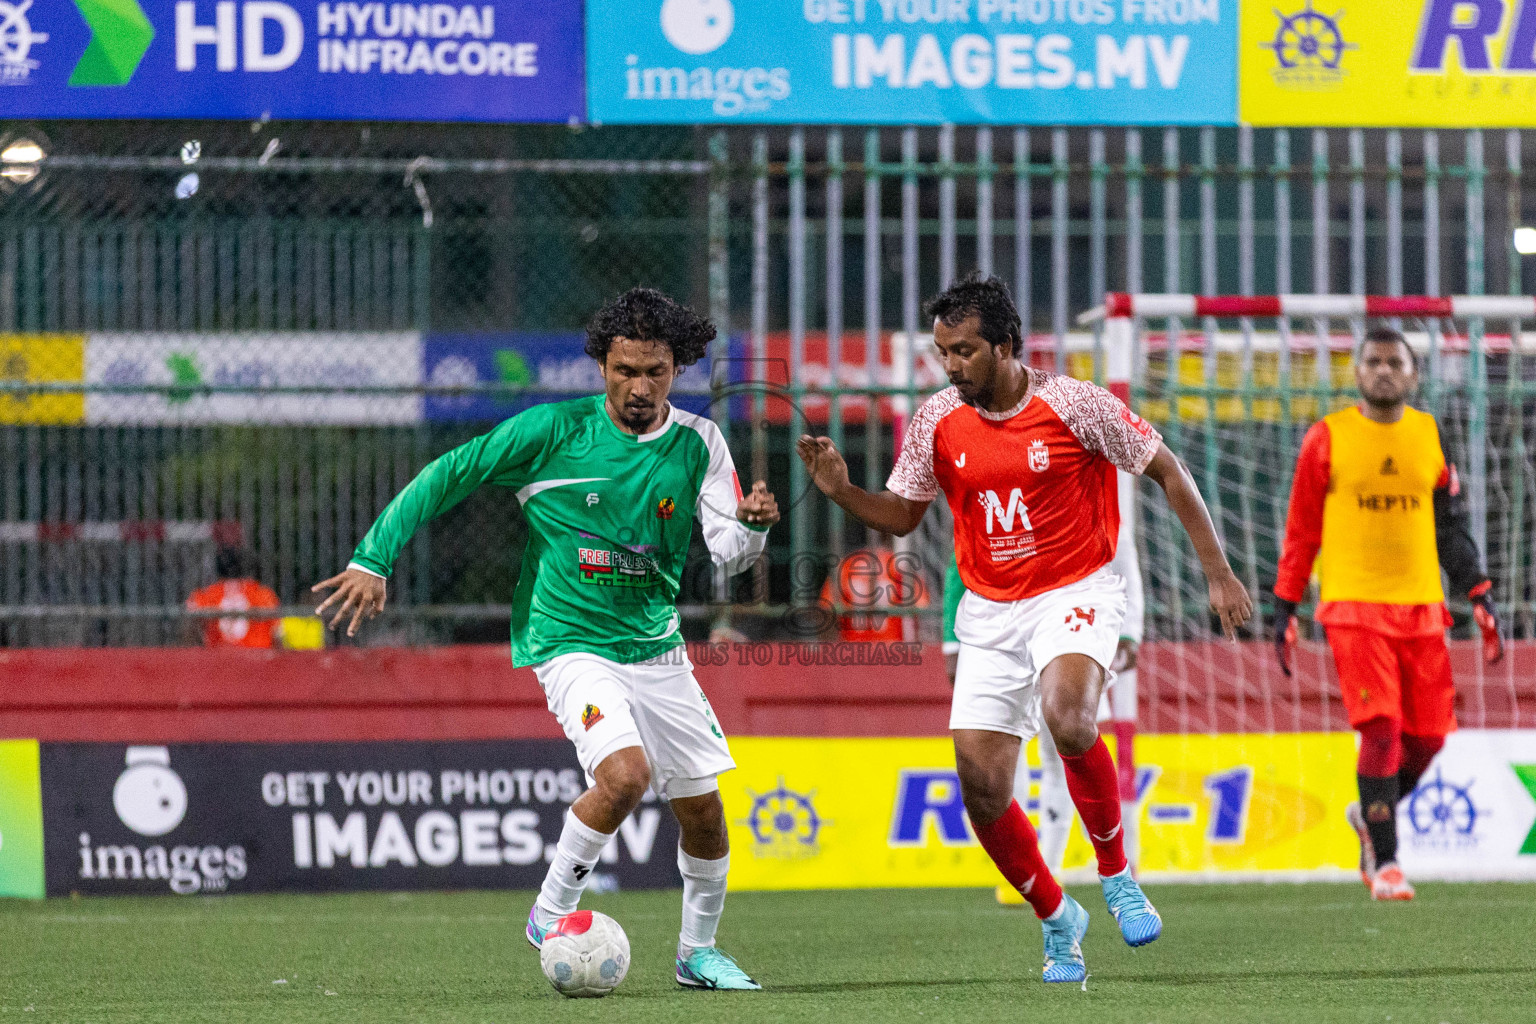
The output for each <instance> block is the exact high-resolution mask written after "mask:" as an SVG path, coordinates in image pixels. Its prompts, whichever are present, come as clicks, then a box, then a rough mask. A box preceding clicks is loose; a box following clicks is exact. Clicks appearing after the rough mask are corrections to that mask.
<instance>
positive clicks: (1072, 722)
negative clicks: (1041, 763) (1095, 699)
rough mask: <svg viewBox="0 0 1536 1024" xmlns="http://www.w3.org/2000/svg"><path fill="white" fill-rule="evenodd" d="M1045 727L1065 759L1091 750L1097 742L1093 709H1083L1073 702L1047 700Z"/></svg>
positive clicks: (1097, 726) (1097, 733) (1097, 736)
mask: <svg viewBox="0 0 1536 1024" xmlns="http://www.w3.org/2000/svg"><path fill="white" fill-rule="evenodd" d="M1043 710H1044V712H1045V726H1046V728H1047V729H1049V730H1050V731H1051V739H1053V740H1055V741H1056V749H1057V751H1059V752H1060V753H1061V754H1063V755H1064V756H1066V757H1077V756H1079V755H1081V754H1086V753H1087V752H1088V751H1089V750H1092V749H1093V745H1094V744H1095V743H1097V742H1098V741H1099V725H1098V722H1096V721H1095V720H1094V711H1095V710H1096V709H1095V708H1089V707H1083V706H1082V705H1081V704H1080V703H1078V702H1075V701H1067V700H1061V699H1059V698H1058V699H1055V700H1047V701H1046V702H1045V707H1044V709H1043Z"/></svg>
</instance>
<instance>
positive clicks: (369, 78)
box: [0, 0, 586, 122]
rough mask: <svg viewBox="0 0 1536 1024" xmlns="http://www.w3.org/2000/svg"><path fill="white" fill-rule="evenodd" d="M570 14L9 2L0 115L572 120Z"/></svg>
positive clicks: (233, 1) (495, 1) (367, 2)
mask: <svg viewBox="0 0 1536 1024" xmlns="http://www.w3.org/2000/svg"><path fill="white" fill-rule="evenodd" d="M585 113H586V103H585V101H584V99H583V96H582V63H581V2H580V0H476V2H454V3H396V2H389V0H342V2H334V3H331V2H317V0H291V2H289V0H14V2H10V3H3V4H0V116H4V117H189V118H241V119H243V118H268V117H271V118H313V119H321V120H346V119H366V120H378V121H389V120H408V121H521V122H535V121H557V122H565V121H568V120H572V119H577V120H579V119H580V118H582V117H583V116H584V114H585Z"/></svg>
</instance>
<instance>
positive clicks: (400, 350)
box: [85, 332, 422, 425]
mask: <svg viewBox="0 0 1536 1024" xmlns="http://www.w3.org/2000/svg"><path fill="white" fill-rule="evenodd" d="M85 379H86V381H87V383H90V384H107V385H116V386H121V387H141V386H143V385H146V384H152V385H157V386H163V387H166V388H167V390H164V391H155V392H142V393H131V392H122V393H114V392H111V391H103V392H92V393H91V394H90V395H88V396H87V398H86V402H85V421H86V422H87V423H112V424H125V425H152V424H169V423H189V424H190V423H261V424H294V423H325V424H352V423H356V424H398V423H416V422H419V421H420V420H421V414H422V399H421V396H420V395H419V394H418V395H413V394H399V395H361V394H349V393H347V392H346V391H345V390H336V391H331V390H328V389H332V388H336V389H345V388H347V387H380V386H397V387H414V386H416V385H417V384H419V383H420V381H421V336H420V335H419V334H415V333H412V332H402V333H398V334H324V333H313V334H271V335H263V334H227V335H220V334H92V335H91V336H90V337H89V338H88V339H87V342H86V348H85ZM205 386H212V387H234V386H247V387H273V388H285V387H290V388H300V389H303V388H314V389H320V390H318V391H309V392H306V391H303V390H296V391H289V392H287V393H282V392H279V393H277V394H270V395H261V394H251V393H238V392H226V393H210V392H205V391H202V390H200V389H201V388H203V387H205Z"/></svg>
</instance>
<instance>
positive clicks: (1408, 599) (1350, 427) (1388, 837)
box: [1275, 328, 1503, 900]
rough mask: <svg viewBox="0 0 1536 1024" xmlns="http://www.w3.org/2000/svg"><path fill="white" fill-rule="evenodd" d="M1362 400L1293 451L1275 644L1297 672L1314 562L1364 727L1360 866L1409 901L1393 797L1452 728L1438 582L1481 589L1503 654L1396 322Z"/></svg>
mask: <svg viewBox="0 0 1536 1024" xmlns="http://www.w3.org/2000/svg"><path fill="white" fill-rule="evenodd" d="M1355 384H1356V386H1357V387H1358V389H1359V391H1360V398H1361V401H1360V404H1359V405H1358V406H1355V407H1353V408H1349V409H1344V410H1341V411H1339V412H1336V413H1333V414H1332V415H1329V416H1326V417H1324V418H1323V420H1322V421H1321V422H1319V423H1316V424H1314V425H1313V427H1312V429H1311V430H1309V431H1307V435H1306V438H1305V439H1304V440H1303V441H1302V444H1301V453H1300V455H1299V456H1298V458H1297V460H1296V478H1295V481H1294V482H1293V483H1292V485H1291V507H1290V514H1289V517H1288V518H1287V521H1286V527H1285V544H1284V547H1283V549H1282V550H1281V554H1280V571H1279V576H1278V578H1277V580H1276V582H1275V607H1276V618H1275V645H1276V649H1277V652H1278V654H1279V658H1280V667H1281V669H1282V670H1283V671H1284V672H1285V674H1286V675H1290V674H1291V668H1290V665H1291V658H1292V652H1293V649H1294V645H1295V642H1296V606H1297V605H1298V604H1300V602H1301V600H1302V597H1303V594H1304V592H1305V590H1306V587H1307V580H1308V578H1309V577H1310V576H1311V574H1312V570H1313V563H1314V562H1315V563H1316V568H1317V576H1318V579H1319V582H1320V583H1321V586H1322V593H1321V600H1320V601H1319V603H1318V606H1317V621H1318V622H1320V623H1322V624H1323V626H1324V627H1326V629H1327V632H1328V645H1329V646H1330V647H1331V648H1332V649H1333V657H1334V661H1335V662H1336V663H1337V666H1338V671H1339V686H1340V689H1341V690H1342V695H1343V698H1344V707H1345V708H1346V709H1347V710H1348V712H1349V721H1350V724H1351V725H1352V726H1354V728H1355V729H1356V731H1358V732H1359V733H1360V760H1359V766H1358V780H1359V788H1360V802H1359V803H1358V804H1351V805H1350V806H1349V809H1348V812H1347V813H1348V817H1349V822H1350V824H1351V825H1352V826H1353V827H1354V829H1355V831H1356V833H1357V834H1358V835H1359V837H1360V874H1361V877H1362V878H1363V879H1364V881H1365V884H1366V885H1367V886H1368V887H1369V888H1370V890H1371V896H1372V897H1373V898H1374V899H1378V900H1408V899H1412V898H1413V886H1412V885H1410V884H1409V883H1408V881H1407V879H1406V878H1404V877H1403V872H1402V869H1401V868H1400V867H1399V865H1398V863H1397V803H1398V800H1399V799H1401V798H1402V797H1404V796H1407V795H1408V794H1410V793H1412V792H1413V790H1414V788H1415V787H1416V786H1417V785H1418V781H1419V777H1420V776H1421V775H1423V774H1424V771H1425V769H1427V768H1428V767H1429V763H1430V761H1431V760H1433V758H1434V756H1435V754H1436V753H1437V752H1439V750H1440V748H1441V746H1442V745H1444V743H1445V736H1446V734H1447V733H1449V732H1450V731H1451V730H1452V729H1454V728H1456V715H1455V707H1454V705H1455V697H1456V694H1455V689H1454V684H1453V681H1452V678H1451V660H1450V653H1449V651H1447V649H1446V645H1445V630H1446V627H1448V626H1449V625H1450V624H1451V617H1450V613H1449V612H1448V611H1447V610H1446V607H1445V593H1444V590H1443V589H1442V587H1441V584H1440V570H1441V568H1442V567H1443V568H1444V569H1445V573H1446V576H1447V577H1448V578H1449V579H1450V582H1451V587H1452V589H1453V590H1454V591H1456V592H1458V593H1462V594H1465V595H1467V597H1468V598H1469V599H1470V600H1471V601H1472V607H1473V614H1474V616H1475V618H1476V621H1477V624H1478V626H1479V628H1480V629H1481V631H1482V634H1483V655H1484V659H1485V660H1486V661H1487V662H1489V663H1490V664H1492V663H1493V662H1495V661H1498V660H1499V658H1501V657H1502V656H1503V645H1502V642H1501V641H1500V639H1499V627H1498V620H1497V617H1496V616H1495V613H1494V604H1493V597H1492V594H1491V591H1492V589H1493V584H1492V583H1491V582H1490V581H1489V580H1488V578H1487V577H1486V576H1485V575H1484V573H1483V569H1482V558H1481V556H1480V554H1479V553H1478V550H1477V546H1476V544H1475V543H1474V542H1473V540H1472V536H1471V533H1470V531H1469V529H1468V516H1467V511H1466V507H1465V503H1464V501H1463V498H1462V495H1461V487H1460V484H1459V482H1458V480H1457V477H1456V467H1455V466H1453V465H1452V464H1451V463H1450V462H1449V461H1448V460H1447V459H1446V457H1445V453H1444V451H1443V449H1442V448H1441V446H1440V429H1439V427H1438V426H1437V425H1436V423H1435V419H1434V417H1433V416H1430V415H1429V414H1428V413H1424V412H1420V411H1419V410H1417V409H1414V408H1412V407H1410V406H1409V405H1408V404H1407V403H1408V399H1409V398H1410V397H1412V396H1413V394H1414V392H1415V391H1417V390H1418V386H1419V374H1418V358H1417V356H1416V355H1415V353H1414V351H1413V349H1412V348H1410V347H1409V345H1408V342H1407V341H1406V340H1405V339H1404V338H1403V336H1402V335H1401V334H1399V333H1398V332H1397V331H1394V330H1389V329H1386V328H1378V329H1375V330H1372V331H1370V332H1369V333H1367V334H1366V336H1365V340H1364V342H1363V343H1362V344H1361V346H1360V351H1359V353H1358V356H1357V358H1356V361H1355Z"/></svg>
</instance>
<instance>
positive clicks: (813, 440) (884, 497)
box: [795, 434, 928, 537]
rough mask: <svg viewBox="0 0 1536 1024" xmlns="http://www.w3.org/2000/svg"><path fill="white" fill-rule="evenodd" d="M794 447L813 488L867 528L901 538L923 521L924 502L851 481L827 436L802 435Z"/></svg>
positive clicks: (926, 507) (925, 506)
mask: <svg viewBox="0 0 1536 1024" xmlns="http://www.w3.org/2000/svg"><path fill="white" fill-rule="evenodd" d="M795 447H796V450H797V451H798V452H799V454H800V460H801V461H802V462H804V463H805V469H806V472H807V473H808V474H809V475H810V478H811V482H812V483H814V484H815V485H816V487H817V489H818V490H820V491H821V493H823V494H825V495H826V496H827V497H828V498H831V499H832V500H833V501H834V502H836V503H837V505H838V506H839V507H840V508H842V510H843V511H844V512H847V513H848V514H849V515H851V516H853V518H855V519H857V520H858V521H859V522H861V523H863V524H864V525H865V526H867V527H869V528H870V529H873V530H879V531H880V532H881V533H890V534H895V535H896V536H898V537H905V536H906V535H907V534H909V533H911V532H912V531H913V530H915V529H917V524H918V523H921V522H922V521H923V513H925V512H927V511H928V502H926V501H913V500H912V499H910V498H903V497H902V496H901V495H899V494H897V493H896V492H894V491H881V492H880V493H879V494H871V493H870V492H869V491H866V490H865V489H864V488H862V487H859V486H858V485H857V484H854V483H852V482H851V481H850V480H849V479H848V465H847V463H845V462H844V461H843V457H842V455H841V454H840V453H839V452H838V450H837V449H836V448H835V447H833V445H832V440H831V438H826V437H811V436H810V435H809V434H806V435H803V436H802V437H801V438H800V441H799V443H798V444H797V445H796V446H795Z"/></svg>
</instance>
